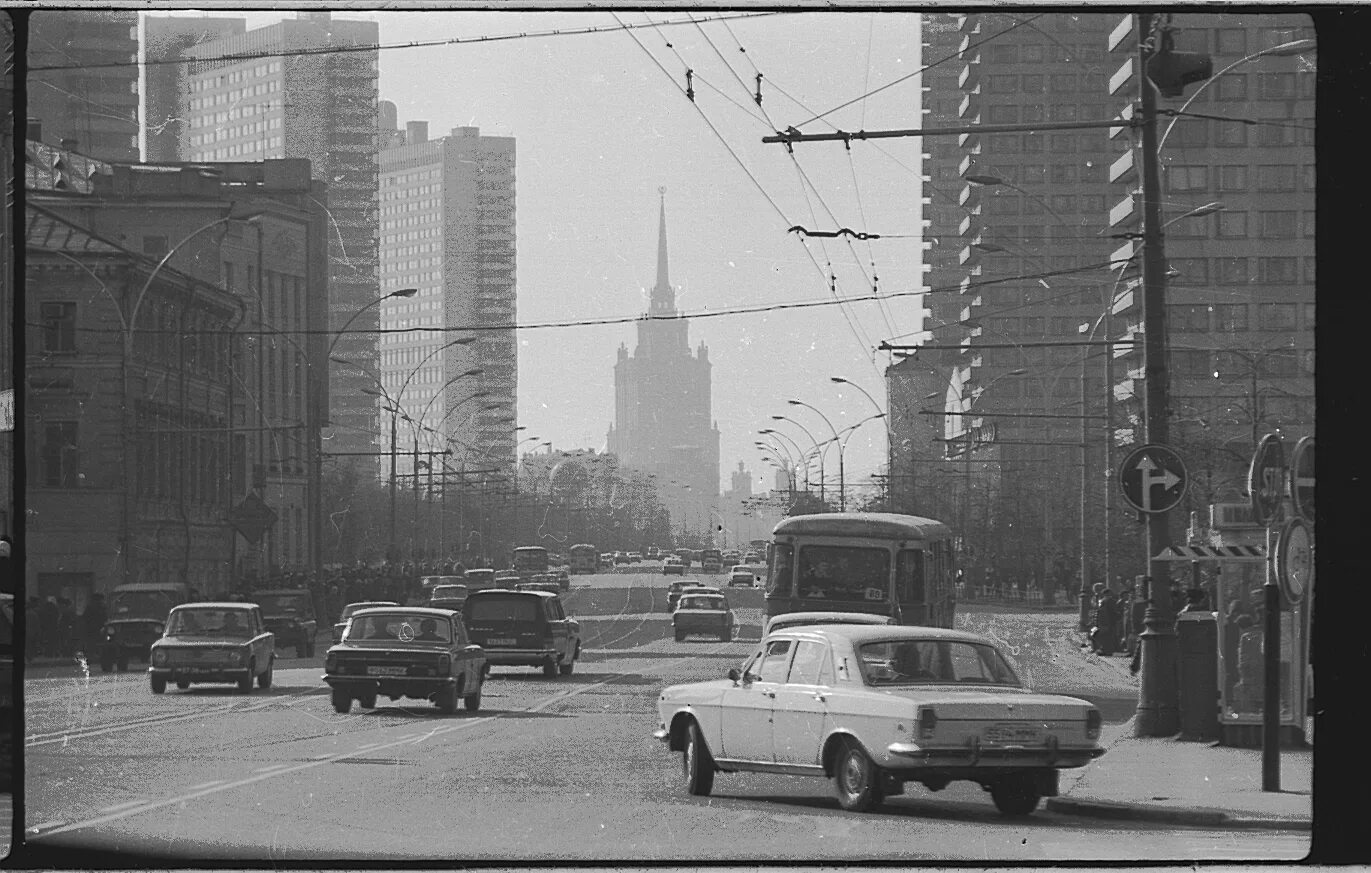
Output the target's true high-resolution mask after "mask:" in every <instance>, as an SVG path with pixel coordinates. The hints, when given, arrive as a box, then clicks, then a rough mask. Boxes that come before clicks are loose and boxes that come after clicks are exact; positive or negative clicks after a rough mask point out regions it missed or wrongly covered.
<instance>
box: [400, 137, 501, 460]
mask: <svg viewBox="0 0 1371 873" xmlns="http://www.w3.org/2000/svg"><path fill="white" fill-rule="evenodd" d="M387 114H388V113H387ZM394 133H395V132H393V131H388V130H386V129H384V128H383V129H382V131H381V136H382V138H383V139H389V140H391V141H394V140H396V139H402V140H403V142H402V143H401V144H399V145H395V146H393V147H391V148H388V149H385V150H384V151H383V152H382V153H381V193H380V198H381V199H380V211H381V290H382V292H383V293H393V292H395V291H399V290H402V289H416V290H415V293H414V294H413V295H411V296H406V297H394V298H391V299H388V300H386V301H385V302H383V303H382V304H381V327H382V329H383V331H385V332H384V333H383V334H382V335H381V340H380V354H381V359H380V373H381V380H382V383H383V388H384V395H383V397H382V398H381V399H382V401H383V402H384V403H385V404H387V406H388V407H389V408H390V409H394V410H395V412H393V413H385V412H384V410H383V413H384V414H385V415H386V416H387V417H389V416H391V415H394V416H395V417H396V420H398V422H400V423H399V424H398V425H397V428H396V434H397V439H398V440H400V442H401V445H402V446H403V448H404V449H406V450H408V451H407V452H406V454H404V455H403V457H401V458H397V462H396V463H397V469H398V473H399V475H400V476H408V475H411V474H412V473H413V471H414V469H415V464H416V462H422V463H428V462H429V461H430V460H431V458H429V457H427V456H424V455H423V454H422V452H424V451H434V450H450V451H451V452H452V456H453V457H454V459H455V460H456V461H457V463H458V464H459V465H460V464H462V463H465V464H466V465H468V466H472V467H493V468H497V469H500V470H503V471H504V472H505V474H506V476H508V475H510V474H512V472H513V467H514V463H515V448H516V446H515V426H516V424H515V423H516V419H517V416H518V406H517V400H518V387H519V383H518V355H517V346H516V343H515V331H514V324H515V320H516V316H517V314H518V305H517V300H516V283H515V254H516V235H515V143H514V139H513V138H512V137H499V136H482V135H481V132H480V130H479V128H475V127H458V128H454V129H453V130H452V131H451V133H450V134H449V135H448V136H444V137H440V138H438V139H434V140H430V139H429V138H428V122H425V121H411V122H409V123H408V124H407V125H406V129H405V131H404V133H403V136H402V137H397V136H394V135H393V134H394ZM414 328H420V329H422V330H412V329H414ZM416 445H419V446H421V454H420V456H418V457H416V456H415V454H414V452H415V449H414V448H413V447H414V446H416ZM377 447H378V449H377V450H378V451H379V452H382V453H388V452H390V450H391V448H392V447H391V441H390V434H388V433H387V434H384V435H383V436H382V437H381V438H380V440H379V441H378V443H377ZM383 463H384V464H387V465H388V464H389V458H384V459H383ZM383 469H384V468H383Z"/></svg>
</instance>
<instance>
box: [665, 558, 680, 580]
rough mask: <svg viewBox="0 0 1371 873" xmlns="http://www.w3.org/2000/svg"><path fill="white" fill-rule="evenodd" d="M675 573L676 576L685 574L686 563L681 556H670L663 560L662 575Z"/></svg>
mask: <svg viewBox="0 0 1371 873" xmlns="http://www.w3.org/2000/svg"><path fill="white" fill-rule="evenodd" d="M673 574H674V575H676V576H684V575H685V564H682V563H681V559H680V558H677V557H670V558H667V559H666V560H665V561H663V562H662V575H663V576H671V575H673Z"/></svg>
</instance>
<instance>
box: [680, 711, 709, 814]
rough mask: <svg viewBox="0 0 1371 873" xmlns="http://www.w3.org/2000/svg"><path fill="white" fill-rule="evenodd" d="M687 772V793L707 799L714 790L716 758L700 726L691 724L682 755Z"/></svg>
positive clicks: (683, 765) (682, 762)
mask: <svg viewBox="0 0 1371 873" xmlns="http://www.w3.org/2000/svg"><path fill="white" fill-rule="evenodd" d="M681 764H682V767H683V769H684V772H685V779H686V791H689V792H690V793H691V794H694V795H695V796H697V797H707V796H709V792H710V791H711V790H712V789H713V788H714V758H713V757H712V756H711V755H710V754H709V748H708V747H706V746H705V738H704V737H703V736H701V735H700V726H699V725H698V724H696V723H695V722H693V721H692V722H691V723H690V725H689V726H688V727H687V728H686V736H685V751H684V752H683V753H682V755H681Z"/></svg>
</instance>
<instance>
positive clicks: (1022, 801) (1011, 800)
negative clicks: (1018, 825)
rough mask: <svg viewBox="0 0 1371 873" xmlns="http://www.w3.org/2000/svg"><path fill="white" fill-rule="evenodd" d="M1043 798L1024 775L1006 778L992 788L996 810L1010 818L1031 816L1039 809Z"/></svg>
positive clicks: (991, 792)
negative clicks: (1040, 800)
mask: <svg viewBox="0 0 1371 873" xmlns="http://www.w3.org/2000/svg"><path fill="white" fill-rule="evenodd" d="M1041 797H1042V795H1040V794H1039V793H1038V789H1037V787H1036V786H1035V785H1034V784H1033V780H1032V779H1031V778H1029V777H1028V776H1026V775H1022V774H1015V775H1011V776H1005V777H1003V778H1001V779H1000V780H999V781H997V782H995V783H993V784H992V785H991V786H990V798H991V799H992V800H994V801H995V808H996V809H998V810H999V811H1000V812H1002V813H1004V814H1005V815H1008V816H1016V817H1017V816H1024V815H1029V814H1030V813H1032V812H1033V810H1035V809H1037V808H1038V800H1039V799H1040V798H1041Z"/></svg>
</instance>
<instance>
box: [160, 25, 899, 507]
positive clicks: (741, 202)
mask: <svg viewBox="0 0 1371 873" xmlns="http://www.w3.org/2000/svg"><path fill="white" fill-rule="evenodd" d="M182 14H184V13H182ZM226 14H230V13H226ZM721 14H727V15H735V14H738V13H710V12H694V13H691V12H677V13H668V12H661V11H654V12H650V13H643V12H618V13H617V15H618V19H619V20H620V21H622V22H624V23H625V24H644V23H647V22H648V21H652V22H658V23H662V22H667V21H683V22H686V23H684V24H678V25H674V26H660V27H647V28H642V29H636V30H632V31H630V32H625V31H622V30H613V31H609V32H605V33H591V34H565V33H564V34H563V35H557V36H551V35H549V36H536V35H534V34H538V33H544V32H548V31H553V30H562V31H569V30H578V29H587V28H595V27H600V28H614V27H616V19H615V14H612V13H610V12H608V11H593V12H576V13H533V12H518V13H516V12H468V11H451V12H447V11H424V12H348V11H336V12H335V17H338V18H367V19H371V20H375V21H378V22H379V23H380V37H381V43H382V45H383V46H384V45H399V44H405V43H411V42H419V41H433V40H443V39H456V38H462V39H471V38H473V37H483V36H484V37H497V36H509V35H513V34H520V33H523V34H529V35H528V36H526V37H524V38H515V39H504V40H491V41H488V42H480V43H474V44H459V45H446V46H438V47H423V48H392V49H385V50H383V51H381V53H380V69H381V77H380V97H381V99H384V100H390V101H393V102H394V103H395V104H396V106H397V108H398V120H399V125H400V127H401V128H403V127H404V125H405V122H407V121H412V120H425V121H428V122H429V136H430V137H435V138H436V137H438V136H443V135H445V134H446V133H447V132H448V131H449V130H450V129H451V128H453V127H456V126H459V125H475V126H478V127H479V128H480V129H481V133H483V134H490V135H499V136H513V137H515V139H516V141H517V142H516V149H517V164H516V174H517V214H518V224H517V233H518V260H517V276H518V295H519V296H518V320H519V323H520V324H521V325H528V327H527V328H524V329H521V330H520V331H519V333H518V342H519V424H521V425H525V426H527V428H528V430H527V431H525V433H526V434H529V435H538V436H540V437H542V438H543V439H546V440H552V441H553V442H554V444H555V446H556V447H557V448H566V449H571V448H585V447H589V448H595V449H602V448H604V446H605V440H606V432H607V430H608V428H609V425H610V422H611V421H612V419H613V415H614V363H615V359H616V351H617V349H618V347H619V345H620V344H621V343H627V344H628V346H629V349H630V351H631V350H632V349H633V347H634V345H635V343H636V328H635V327H634V325H633V324H632V323H631V319H632V318H634V317H636V316H638V315H640V314H641V313H643V312H644V311H645V310H646V308H647V289H648V288H650V287H651V286H652V284H653V283H654V281H655V278H656V253H657V209H658V193H657V192H658V188H661V187H664V188H665V189H666V207H667V232H668V241H669V247H670V267H671V281H672V284H673V285H676V286H678V289H679V290H678V292H677V306H678V308H679V309H681V310H682V311H683V312H685V313H687V314H689V315H692V316H697V317H692V318H691V320H690V343H691V347H692V348H694V347H695V346H697V345H698V344H699V343H700V342H704V343H705V344H706V345H707V346H708V347H709V356H710V359H711V360H712V361H713V365H714V367H713V391H714V396H713V415H714V418H715V419H716V421H717V422H718V425H719V429H720V431H721V445H720V466H721V475H722V479H723V481H722V483H721V487H723V488H726V487H728V482H729V478H728V474H729V472H730V471H731V470H734V469H736V468H737V464H738V462H739V461H743V462H744V463H745V464H746V465H747V467H748V468H749V469H750V470H751V471H752V472H753V474H754V490H756V489H759V488H765V487H768V486H769V484H770V483H771V480H772V468H771V467H769V466H768V465H766V463H765V462H764V461H763V460H762V454H761V453H760V452H759V451H758V450H757V449H756V448H755V447H754V446H753V442H754V441H755V440H757V439H758V436H757V435H756V431H757V430H759V429H761V428H765V427H776V428H778V429H780V430H782V431H784V432H785V433H787V434H788V435H789V436H791V437H792V438H793V439H794V440H795V441H796V442H798V443H799V444H800V445H801V447H804V448H807V447H808V446H810V445H812V443H811V442H810V440H809V438H808V437H807V436H805V435H804V434H803V433H802V432H801V430H800V429H799V428H798V427H796V426H795V425H793V424H790V423H788V422H776V421H772V420H771V416H772V415H777V414H784V415H788V416H790V417H791V418H794V419H796V420H798V421H799V422H800V423H801V424H803V425H804V426H805V427H806V428H808V429H809V432H810V433H811V434H813V436H814V437H815V438H817V439H819V440H823V439H826V438H828V437H829V436H830V435H831V432H830V431H829V429H828V426H827V425H825V424H824V422H823V421H822V419H820V418H819V417H818V416H817V415H815V414H814V413H813V412H812V411H810V410H807V409H803V408H800V407H795V406H790V405H788V404H787V402H786V401H787V400H789V399H791V398H794V399H799V400H803V401H805V402H806V403H809V404H812V405H813V406H815V407H818V408H819V409H820V410H822V411H823V413H824V414H825V415H826V416H827V417H828V419H829V421H831V422H832V423H833V425H834V426H835V427H836V428H837V429H838V430H840V431H841V430H842V429H843V428H844V427H846V426H848V425H852V424H856V423H857V422H859V421H861V420H862V419H863V418H866V417H867V416H869V415H872V414H873V413H874V412H875V408H874V407H873V406H872V404H871V402H870V401H869V400H868V399H867V398H865V397H863V396H862V394H861V393H860V392H857V391H854V390H852V389H850V388H848V387H846V386H843V385H837V384H834V383H832V382H830V381H829V377H830V376H842V377H845V378H848V379H851V380H852V381H854V382H856V383H857V384H859V385H860V386H861V387H862V388H864V389H866V391H867V392H869V393H870V394H871V395H872V396H873V397H875V398H876V400H877V401H878V402H879V403H881V404H882V405H883V404H884V402H885V390H884V383H883V379H882V375H881V374H882V371H883V369H884V367H885V366H886V365H887V363H889V359H888V356H887V355H885V354H884V353H878V352H877V351H876V350H875V346H876V345H877V344H879V343H880V342H881V341H882V340H884V339H892V338H895V337H904V338H905V341H909V340H910V339H912V338H913V337H912V336H911V334H913V332H915V331H916V330H917V329H918V328H919V324H920V319H919V310H920V309H921V306H922V302H921V301H922V298H921V297H918V296H913V295H910V294H909V293H908V292H911V291H915V290H917V288H918V281H919V279H918V277H919V267H918V264H919V255H920V246H919V241H918V238H917V232H918V229H919V191H920V185H919V178H918V175H917V169H918V166H919V165H918V155H919V151H920V141H919V140H917V139H887V140H881V141H879V142H877V143H874V144H872V143H866V144H863V143H854V144H853V146H852V149H851V152H850V153H849V152H848V151H846V150H845V149H844V147H843V146H842V144H840V143H814V144H801V145H797V146H796V147H795V154H794V156H793V158H792V156H790V155H788V154H787V152H786V149H785V147H784V146H782V145H778V144H770V145H764V144H763V143H762V142H761V138H762V137H763V136H766V135H768V134H770V133H773V132H774V131H775V130H777V129H784V128H786V127H789V126H791V125H794V126H796V127H799V128H800V129H802V130H804V131H806V132H825V131H830V130H832V129H833V127H834V126H837V127H839V128H842V129H845V130H857V129H862V128H866V129H872V130H874V129H882V128H885V129H889V128H910V127H917V126H919V114H918V108H919V94H920V92H919V88H920V85H921V82H920V77H919V76H918V75H916V71H917V70H918V68H919V32H918V21H917V16H916V15H914V14H898V13H889V12H869V13H868V12H861V13H857V12H840V13H788V14H770V15H766V16H762V17H755V18H749V19H742V20H732V21H729V22H727V24H725V23H723V22H720V21H705V20H704V19H709V18H716V17H718V16H719V15H721ZM691 15H693V16H694V17H695V18H696V19H697V20H699V21H700V22H701V23H700V24H699V25H698V26H696V25H695V24H691V23H689V22H688V20H687V19H688V17H689V16H691ZM247 17H248V19H249V27H256V26H261V25H263V24H268V23H271V22H272V21H275V20H278V19H279V18H281V17H283V15H282V14H277V13H252V14H249V15H248V16H247ZM659 65H660V66H659ZM687 69H690V70H692V71H693V85H694V92H695V93H694V102H693V103H692V102H691V101H690V100H688V99H687V97H686V96H685V94H684V88H685V85H686V75H685V72H686V70H687ZM758 72H760V73H761V74H762V76H763V79H762V97H763V100H762V105H761V107H760V108H759V107H758V106H757V105H756V104H755V103H754V102H753V93H754V90H755V86H756V83H755V79H756V74H757V73H758ZM905 77H908V78H905ZM898 79H904V81H902V82H899V83H898V84H894V85H892V86H891V87H888V88H884V89H883V90H881V91H880V93H878V94H875V95H873V96H871V97H869V98H867V99H864V100H863V99H859V98H861V97H862V96H863V95H864V94H867V93H869V92H871V91H874V90H876V89H878V88H881V87H882V86H885V85H888V84H890V83H892V82H895V81H896V80H898ZM844 104H850V105H847V106H845V108H841V109H837V107H839V106H843V105H844ZM832 110H836V111H832ZM821 113H829V114H827V115H825V117H824V119H823V120H817V121H811V120H810V119H812V118H813V117H814V116H816V115H819V114H821ZM793 225H801V226H803V227H805V228H808V229H822V230H834V229H837V228H840V227H847V228H850V229H852V230H853V231H865V232H867V233H873V234H880V235H881V236H882V237H883V238H882V239H880V240H865V241H862V240H852V241H851V242H848V241H845V240H842V239H819V238H810V239H809V240H808V241H807V242H806V241H805V240H804V239H802V238H801V236H800V235H799V234H797V233H788V232H787V230H788V228H790V227H791V226H793ZM830 274H831V275H834V276H836V277H837V278H836V283H835V284H834V286H833V287H832V288H831V287H830V281H829V278H828V277H829V275H830ZM873 277H875V282H874V284H875V287H876V289H877V290H878V292H879V294H881V295H886V294H892V293H898V292H905V293H904V295H903V296H898V297H895V298H893V299H889V300H886V301H884V302H883V303H879V304H878V303H877V302H875V301H873V300H871V299H870V298H871V295H872V291H873ZM835 294H836V296H837V297H840V298H845V299H847V300H851V301H854V302H850V303H846V304H844V305H841V306H839V305H836V304H832V303H830V305H825V306H819V307H810V308H799V309H791V310H789V311H771V312H749V313H743V314H722V315H717V316H715V317H698V316H699V315H701V314H703V313H708V312H715V313H719V312H726V311H728V310H732V309H738V308H749V309H757V308H761V307H766V306H771V305H779V304H793V303H797V302H815V301H833V300H834V299H835ZM863 297H865V298H867V299H866V300H865V301H864V302H855V301H856V300H857V299H858V298H863ZM613 318H618V319H623V320H624V323H619V324H608V325H596V326H571V327H536V325H540V324H545V323H548V322H577V321H585V320H596V319H613ZM884 446H885V433H884V428H883V425H882V422H881V421H879V420H877V421H872V422H869V423H867V424H866V425H864V426H863V427H862V428H861V429H860V430H858V431H857V432H856V433H855V434H853V436H852V438H851V440H850V442H849V443H848V446H847V451H846V455H845V458H846V464H845V466H846V474H847V476H846V478H847V480H848V481H849V482H854V483H855V482H858V481H864V480H865V479H866V478H867V477H868V476H869V475H870V474H871V473H873V472H877V470H878V468H879V466H880V464H881V461H882V458H883V457H884V451H885V449H884ZM828 467H829V476H830V478H831V479H834V480H836V471H837V453H836V451H835V450H829V452H828Z"/></svg>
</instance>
